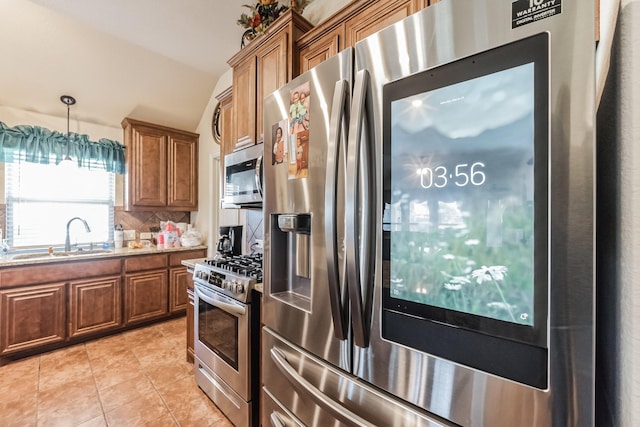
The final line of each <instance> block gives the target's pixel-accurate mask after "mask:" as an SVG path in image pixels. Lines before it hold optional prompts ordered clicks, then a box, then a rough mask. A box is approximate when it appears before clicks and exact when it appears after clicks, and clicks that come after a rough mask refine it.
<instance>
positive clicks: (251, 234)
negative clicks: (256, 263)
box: [245, 209, 264, 253]
mask: <svg viewBox="0 0 640 427" xmlns="http://www.w3.org/2000/svg"><path fill="white" fill-rule="evenodd" d="M246 222H247V226H246V227H245V242H246V245H247V251H248V253H252V252H262V248H258V247H254V245H255V244H256V240H262V239H263V238H264V227H263V216H262V210H253V209H248V210H247V213H246Z"/></svg>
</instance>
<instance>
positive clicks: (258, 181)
mask: <svg viewBox="0 0 640 427" xmlns="http://www.w3.org/2000/svg"><path fill="white" fill-rule="evenodd" d="M263 158H264V157H263V156H260V157H258V161H257V162H256V176H255V179H256V188H257V189H258V194H260V198H262V160H263Z"/></svg>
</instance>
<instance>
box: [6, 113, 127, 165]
mask: <svg viewBox="0 0 640 427" xmlns="http://www.w3.org/2000/svg"><path fill="white" fill-rule="evenodd" d="M67 143H68V144H69V151H68V153H69V156H70V157H71V159H72V160H73V161H74V162H76V164H77V165H78V167H80V168H87V169H101V170H105V171H107V172H113V173H119V174H124V171H125V155H124V151H125V147H124V145H122V144H120V143H119V142H117V141H112V140H110V139H104V138H102V139H100V140H99V141H97V142H95V141H90V140H89V137H88V136H87V135H80V134H77V133H70V135H69V137H68V138H67V135H65V134H62V133H60V132H57V131H54V130H49V129H45V128H42V127H39V126H28V125H20V126H15V127H8V126H7V125H6V124H4V123H3V122H0V162H18V161H26V162H31V163H40V164H49V163H54V164H58V163H60V162H61V161H62V160H63V159H64V158H65V157H66V156H67Z"/></svg>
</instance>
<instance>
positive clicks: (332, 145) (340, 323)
mask: <svg viewBox="0 0 640 427" xmlns="http://www.w3.org/2000/svg"><path fill="white" fill-rule="evenodd" d="M347 96H348V82H347V81H346V80H339V81H337V82H336V84H335V89H334V92H333V103H332V105H331V118H330V122H329V140H328V148H327V154H328V156H327V173H326V181H325V206H326V208H325V209H326V212H325V216H324V232H325V248H326V257H327V273H328V285H329V302H330V304H331V317H332V318H333V329H334V334H335V337H336V338H338V339H339V340H345V339H346V338H347V320H346V310H345V307H344V306H343V301H342V300H343V298H342V297H341V289H344V277H340V268H339V266H338V251H339V250H340V246H341V245H340V243H339V242H338V226H337V224H338V221H339V220H338V191H340V189H339V188H338V185H339V182H338V181H339V179H338V177H339V175H340V174H339V172H340V168H342V170H343V171H344V170H345V168H346V166H345V165H344V161H345V154H346V152H345V147H344V146H345V144H344V142H343V137H344V136H345V135H344V134H343V127H344V126H345V123H346V121H347V120H348V111H347V110H346V108H347V105H348V104H347Z"/></svg>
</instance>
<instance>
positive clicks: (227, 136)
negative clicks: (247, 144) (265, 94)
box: [216, 87, 235, 169]
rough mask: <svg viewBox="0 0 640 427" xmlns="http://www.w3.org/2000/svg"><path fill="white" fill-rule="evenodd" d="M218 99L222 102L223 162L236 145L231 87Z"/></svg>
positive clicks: (221, 137) (219, 95)
mask: <svg viewBox="0 0 640 427" xmlns="http://www.w3.org/2000/svg"><path fill="white" fill-rule="evenodd" d="M216 99H217V100H218V101H219V102H220V119H219V121H220V159H221V161H223V160H224V156H225V154H229V153H231V152H232V151H233V147H234V145H235V137H234V135H233V132H234V129H233V96H232V93H231V87H229V88H227V89H226V90H225V91H223V92H221V93H220V94H218V95H217V96H216ZM221 169H223V168H221Z"/></svg>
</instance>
